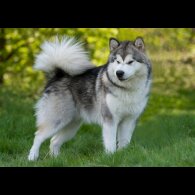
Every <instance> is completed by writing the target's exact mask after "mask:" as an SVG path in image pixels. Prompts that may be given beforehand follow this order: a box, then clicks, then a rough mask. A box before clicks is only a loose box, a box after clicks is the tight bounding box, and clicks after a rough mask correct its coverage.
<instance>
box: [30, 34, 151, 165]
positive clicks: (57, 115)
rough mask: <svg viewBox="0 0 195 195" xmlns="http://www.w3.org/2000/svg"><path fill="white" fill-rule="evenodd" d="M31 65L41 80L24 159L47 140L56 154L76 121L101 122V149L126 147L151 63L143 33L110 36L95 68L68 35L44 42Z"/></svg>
mask: <svg viewBox="0 0 195 195" xmlns="http://www.w3.org/2000/svg"><path fill="white" fill-rule="evenodd" d="M41 48H42V51H41V53H40V54H38V55H37V57H36V61H35V68H36V69H39V70H42V71H44V72H45V73H46V76H47V84H46V86H45V89H44V92H43V95H42V97H41V98H40V99H39V101H38V103H37V104H36V107H35V108H36V119H37V120H36V124H37V129H38V130H37V131H36V133H35V138H34V142H33V146H32V148H31V150H30V153H29V155H28V160H30V161H34V160H37V159H38V156H39V149H40V146H41V144H42V143H43V142H44V141H45V140H46V139H48V138H51V140H50V154H51V155H52V156H55V157H56V156H57V155H58V154H59V152H60V147H61V146H62V144H63V143H65V142H67V141H68V140H70V139H72V138H73V137H74V136H75V135H76V133H77V131H78V129H79V127H80V125H81V124H82V122H86V123H96V124H99V125H100V126H101V127H102V134H103V143H104V147H105V152H106V153H108V154H112V153H114V152H115V151H117V150H119V149H122V148H124V147H126V146H127V145H128V144H129V143H130V140H131V137H132V134H133V131H134V129H135V126H136V122H137V120H138V118H139V116H140V115H141V113H142V112H143V110H144V108H145V106H146V104H147V101H148V97H149V92H150V86H151V81H152V79H151V73H152V67H151V62H150V60H149V58H148V56H147V54H146V52H145V43H144V41H143V38H141V37H137V38H136V39H135V40H134V41H121V42H120V41H118V40H117V39H115V38H110V40H109V48H110V54H109V57H108V61H107V63H106V64H105V65H102V66H99V67H96V66H94V65H93V64H92V63H91V62H90V60H89V58H88V54H87V52H86V51H85V50H84V49H83V46H82V43H81V42H79V41H77V40H75V39H74V38H70V37H66V36H65V37H63V38H62V39H59V38H56V39H55V40H54V41H53V42H52V41H51V42H45V43H44V44H43V45H42V47H41Z"/></svg>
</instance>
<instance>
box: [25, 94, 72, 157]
mask: <svg viewBox="0 0 195 195" xmlns="http://www.w3.org/2000/svg"><path fill="white" fill-rule="evenodd" d="M64 97H66V98H64ZM71 98H72V97H71V95H69V94H68V93H67V94H59V95H55V94H54V95H50V96H46V95H45V96H43V97H42V99H40V101H39V102H38V104H37V106H36V108H37V109H36V111H37V112H36V115H37V127H38V131H37V132H36V133H35V138H34V142H33V146H32V148H31V150H30V153H29V156H28V160H37V158H38V156H39V148H40V146H41V144H42V143H43V142H44V141H45V140H46V139H48V138H50V137H52V136H53V135H54V134H56V133H57V132H58V131H60V130H61V129H63V128H64V127H65V126H66V125H68V124H69V123H70V122H71V121H72V119H73V117H74V114H75V107H74V102H73V101H72V100H71Z"/></svg>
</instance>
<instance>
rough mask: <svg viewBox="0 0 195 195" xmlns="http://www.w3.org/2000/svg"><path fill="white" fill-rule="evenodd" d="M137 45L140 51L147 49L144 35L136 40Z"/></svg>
mask: <svg viewBox="0 0 195 195" xmlns="http://www.w3.org/2000/svg"><path fill="white" fill-rule="evenodd" d="M134 45H135V47H137V48H138V49H139V50H140V51H142V52H144V51H145V45H144V40H143V38H142V37H137V38H136V39H135V42H134Z"/></svg>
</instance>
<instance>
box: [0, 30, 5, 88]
mask: <svg viewBox="0 0 195 195" xmlns="http://www.w3.org/2000/svg"><path fill="white" fill-rule="evenodd" d="M5 44H6V39H5V29H4V28H0V85H2V84H3V74H4V67H3V65H2V64H1V63H3V61H4V56H3V51H4V50H5Z"/></svg>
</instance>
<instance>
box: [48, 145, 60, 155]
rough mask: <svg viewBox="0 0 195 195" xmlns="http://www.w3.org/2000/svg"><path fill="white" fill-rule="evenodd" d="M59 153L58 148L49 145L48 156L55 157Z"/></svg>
mask: <svg viewBox="0 0 195 195" xmlns="http://www.w3.org/2000/svg"><path fill="white" fill-rule="evenodd" d="M59 153H60V148H59V147H57V146H54V145H50V156H52V157H57V156H58V155H59Z"/></svg>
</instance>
